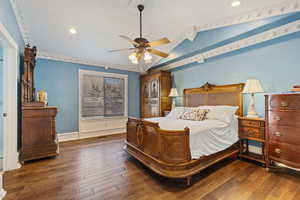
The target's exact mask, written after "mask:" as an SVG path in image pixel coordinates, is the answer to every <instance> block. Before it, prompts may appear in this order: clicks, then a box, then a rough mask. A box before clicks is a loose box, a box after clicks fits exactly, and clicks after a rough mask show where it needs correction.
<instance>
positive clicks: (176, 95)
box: [169, 88, 179, 110]
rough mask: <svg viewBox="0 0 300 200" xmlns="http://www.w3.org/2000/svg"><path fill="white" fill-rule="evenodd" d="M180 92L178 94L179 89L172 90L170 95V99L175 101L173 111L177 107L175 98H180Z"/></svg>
mask: <svg viewBox="0 0 300 200" xmlns="http://www.w3.org/2000/svg"><path fill="white" fill-rule="evenodd" d="M178 96H179V95H178V92H177V89H176V88H172V89H171V92H170V94H169V97H171V98H173V101H172V110H173V109H174V108H175V107H176V101H175V97H178Z"/></svg>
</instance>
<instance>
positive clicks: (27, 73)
mask: <svg viewBox="0 0 300 200" xmlns="http://www.w3.org/2000/svg"><path fill="white" fill-rule="evenodd" d="M36 51H37V50H36V47H33V48H30V47H29V46H27V47H26V48H25V51H24V68H23V70H22V82H21V101H22V102H21V103H22V105H21V107H22V118H21V124H22V126H21V141H20V145H21V148H20V162H21V163H24V162H25V161H29V160H34V159H39V158H45V157H51V156H57V155H58V142H57V136H56V129H55V117H56V114H57V107H49V106H47V105H45V104H44V103H42V102H37V101H36V91H35V87H34V68H35V64H36Z"/></svg>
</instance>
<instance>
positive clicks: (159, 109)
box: [141, 71, 172, 118]
mask: <svg viewBox="0 0 300 200" xmlns="http://www.w3.org/2000/svg"><path fill="white" fill-rule="evenodd" d="M171 84H172V83H171V74H170V72H163V71H161V72H156V73H150V74H147V75H143V76H141V117H142V118H150V117H161V116H163V115H164V111H167V110H171V99H170V98H169V93H170V90H171Z"/></svg>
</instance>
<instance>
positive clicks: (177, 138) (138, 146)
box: [124, 83, 244, 185]
mask: <svg viewBox="0 0 300 200" xmlns="http://www.w3.org/2000/svg"><path fill="white" fill-rule="evenodd" d="M243 87H244V84H231V85H220V86H216V85H212V84H209V83H206V84H205V85H203V86H202V87H200V88H191V89H185V90H184V92H183V102H184V107H198V106H218V105H220V106H221V105H222V106H223V105H227V106H237V111H236V113H235V114H236V116H242V114H243V98H242V94H241V92H242V90H243ZM177 129H178V130H177ZM234 130H235V132H233V131H234ZM230 132H232V133H230ZM199 133H202V134H199ZM223 133H228V134H229V135H230V134H231V135H232V138H231V139H229V140H224V138H220V137H221V135H222V134H223ZM207 134H210V135H211V137H214V138H215V139H216V138H217V139H219V141H218V140H211V138H209V137H206V138H205V137H203V135H207ZM200 135H202V136H200ZM214 141H217V142H215V145H211V144H212V142H214ZM218 142H219V143H218ZM209 144H210V145H209ZM216 146H218V148H215V147H216ZM124 149H125V151H127V152H128V153H129V154H130V155H131V156H133V157H134V158H136V159H137V160H139V161H140V162H142V163H143V164H144V165H146V166H147V167H149V168H150V169H151V170H153V171H154V172H156V173H158V174H160V175H162V176H165V177H168V178H176V179H177V178H186V180H187V184H188V185H190V183H191V177H192V176H193V175H194V174H197V173H199V172H200V171H202V170H204V169H206V168H207V167H209V166H211V165H213V164H215V163H217V162H219V161H221V160H223V159H225V158H228V157H231V156H233V155H236V154H237V153H238V152H239V145H238V134H237V119H233V120H232V122H230V124H227V126H225V125H224V123H223V124H222V123H221V122H220V121H214V120H204V121H201V122H191V121H183V120H177V119H176V118H170V117H169V118H168V117H164V118H151V119H136V118H129V119H128V122H127V133H126V145H125V148H124Z"/></svg>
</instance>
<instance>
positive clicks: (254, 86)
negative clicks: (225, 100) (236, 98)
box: [242, 79, 264, 94]
mask: <svg viewBox="0 0 300 200" xmlns="http://www.w3.org/2000/svg"><path fill="white" fill-rule="evenodd" d="M261 92H264V90H263V89H262V87H261V84H260V81H259V80H255V79H250V80H247V82H246V85H245V87H244V90H243V92H242V93H244V94H248V93H251V94H253V93H261Z"/></svg>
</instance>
